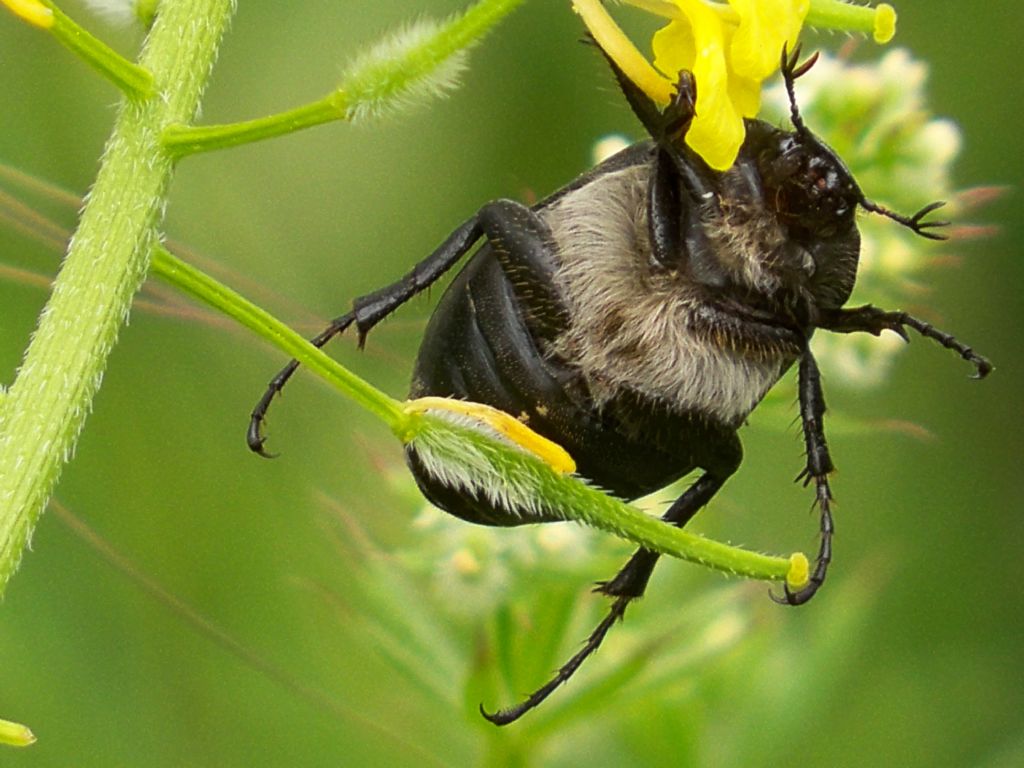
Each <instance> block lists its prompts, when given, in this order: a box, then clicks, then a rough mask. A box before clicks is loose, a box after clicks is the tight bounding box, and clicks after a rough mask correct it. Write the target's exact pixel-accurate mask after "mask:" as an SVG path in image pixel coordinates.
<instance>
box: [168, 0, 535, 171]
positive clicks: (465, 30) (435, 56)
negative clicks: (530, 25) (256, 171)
mask: <svg viewBox="0 0 1024 768" xmlns="http://www.w3.org/2000/svg"><path fill="white" fill-rule="evenodd" d="M522 2H523V0H481V1H480V2H478V3H476V4H475V5H472V6H470V7H469V8H468V9H466V11H465V12H463V13H461V14H458V15H456V16H454V17H452V18H451V19H449V20H448V21H446V22H444V23H440V24H436V23H433V22H429V21H427V22H420V23H419V24H417V25H414V26H411V27H409V28H408V29H406V30H405V31H404V32H402V33H399V34H398V35H394V36H392V37H391V38H387V39H385V40H384V41H383V42H382V43H381V44H379V45H377V46H376V47H375V48H373V49H371V50H370V51H368V52H367V53H366V54H364V55H363V56H361V57H359V58H357V59H356V60H355V61H354V62H353V63H352V64H351V65H350V66H349V68H348V70H347V71H346V73H345V75H344V76H343V78H342V82H341V85H340V86H339V87H338V88H337V89H336V90H334V91H332V92H331V93H329V94H327V95H326V96H324V97H323V98H322V99H319V100H318V101H314V102H311V103H309V104H304V105H302V106H299V107H295V108H293V109H289V110H286V111H284V112H279V113H277V114H274V115H268V116H266V117H261V118H257V119H254V120H246V121H242V122H237V123H226V124H222V125H206V126H191V125H185V124H174V125H169V126H168V127H167V128H166V130H165V131H164V133H163V136H162V139H161V140H162V142H163V145H164V147H165V149H166V150H167V151H168V152H170V153H171V154H172V155H174V156H175V157H183V156H185V155H190V154H196V153H198V152H209V151H212V150H216V149H226V148H228V147H236V146H239V145H242V144H249V143H252V142H255V141H262V140H263V139H268V138H272V137H275V136H282V135H285V134H288V133H294V132H295V131H299V130H302V129H304V128H310V127H313V126H315V125H321V124H323V123H327V122H331V121H334V120H350V121H355V120H358V119H360V118H363V117H367V116H372V115H376V114H380V113H382V112H385V111H388V110H392V109H394V107H395V106H401V105H402V104H404V103H406V102H409V101H416V100H418V99H420V98H422V97H423V96H430V95H436V94H439V93H443V92H445V91H447V90H450V89H451V87H452V86H453V85H454V82H455V78H456V77H457V75H458V73H459V72H460V71H461V69H462V68H463V66H464V56H465V53H466V51H467V50H468V49H469V48H470V47H471V46H472V45H474V44H475V43H477V42H479V41H480V40H481V39H482V38H483V37H484V35H486V34H487V33H488V32H489V31H490V30H491V29H492V28H493V27H494V26H495V25H496V24H497V23H498V22H499V21H501V20H502V19H503V18H505V16H507V15H508V14H509V13H511V12H512V11H513V10H515V9H516V8H517V7H518V6H519V5H521V4H522Z"/></svg>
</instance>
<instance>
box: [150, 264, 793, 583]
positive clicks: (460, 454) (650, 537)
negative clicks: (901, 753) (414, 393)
mask: <svg viewBox="0 0 1024 768" xmlns="http://www.w3.org/2000/svg"><path fill="white" fill-rule="evenodd" d="M152 273H153V274H154V275H155V276H157V277H159V278H161V279H162V280H164V281H165V282H167V283H169V284H170V285H172V286H174V287H175V288H178V289H179V290H181V291H183V292H184V293H187V294H188V295H190V296H192V297H193V298H195V299H197V300H199V301H202V302H204V303H206V304H208V305H209V306H211V307H213V308H214V309H217V310H219V311H221V312H223V313H224V314H226V315H228V316H229V317H231V318H233V319H234V320H236V321H238V322H239V323H241V324H242V325H244V326H246V327H247V328H249V329H251V330H253V331H255V332H256V333H257V334H258V335H260V336H262V337H263V338H264V339H266V340H267V341H269V342H270V343H271V344H273V345H274V346H276V347H277V348H278V349H280V350H282V351H283V352H285V353H286V354H288V355H289V356H291V357H293V358H295V359H296V360H298V361H299V362H301V363H302V364H303V365H305V366H307V367H308V368H309V370H310V372H312V373H316V374H317V375H319V376H321V377H323V378H324V379H326V380H327V381H328V382H330V383H331V384H333V385H334V386H335V387H336V388H337V389H338V390H339V391H341V392H343V393H344V394H345V395H347V396H348V397H350V398H352V400H353V401H355V402H356V403H358V404H359V405H361V406H362V407H364V408H366V409H367V410H369V411H370V412H371V413H373V414H374V415H376V416H377V417H379V418H380V419H382V420H383V421H384V422H385V423H386V424H387V425H388V427H389V428H390V429H391V431H392V432H394V433H395V435H396V436H397V437H398V438H399V439H400V440H401V441H402V442H403V443H411V444H413V445H414V446H416V448H417V450H429V451H431V453H432V454H433V455H434V456H435V457H439V458H440V459H441V460H442V461H444V462H445V463H446V464H447V465H449V466H450V467H452V468H454V469H455V471H460V470H461V471H463V472H464V473H465V474H466V475H467V476H471V477H473V478H474V480H475V482H478V483H482V484H487V483H491V484H495V485H498V484H510V483H516V484H520V485H522V486H524V487H528V488H530V489H532V490H533V491H535V492H536V493H537V495H538V496H539V497H540V498H541V500H542V501H543V503H544V504H545V506H546V507H548V508H550V509H555V510H558V512H559V514H560V515H562V516H563V517H564V518H565V519H566V520H575V521H577V522H581V523H585V524H586V525H590V526H592V527H595V528H599V529H601V530H604V531H608V532H609V533H613V534H615V535H617V536H620V537H622V538H625V539H628V540H630V541H633V542H635V543H636V544H639V545H641V546H644V547H647V548H648V549H652V550H655V551H657V552H660V553H662V554H666V555H670V556H672V557H676V558H679V559H682V560H688V561H690V562H694V563H699V564H701V565H704V566H706V567H709V568H715V569H717V570H720V571H725V572H727V573H731V574H735V575H739V576H745V577H748V578H753V579H764V580H770V581H779V580H783V579H785V578H786V577H787V576H788V575H789V574H791V573H792V567H793V565H792V562H791V561H790V560H788V559H785V558H781V557H771V556H768V555H761V554H758V553H756V552H750V551H748V550H745V549H741V548H739V547H732V546H729V545H727V544H722V543H720V542H717V541H712V540H711V539H705V538H704V537H702V536H697V535H694V534H692V533H687V532H686V531H683V530H680V529H678V528H674V527H672V526H670V525H666V524H665V523H663V522H661V521H660V520H658V519H657V518H653V517H650V516H649V515H646V514H644V513H643V512H641V511H639V510H638V509H635V508H634V507H631V506H629V505H628V504H624V503H623V502H621V501H619V500H617V499H615V498H613V497H611V496H609V495H607V494H606V493H603V492H601V491H599V490H597V489H596V488H593V487H591V486H588V485H586V484H584V483H582V482H580V481H579V480H577V479H575V478H572V477H568V476H565V475H560V474H558V473H557V472H555V471H554V470H552V469H551V468H550V467H549V466H548V465H546V464H545V463H544V462H542V461H540V460H539V459H537V458H536V457H534V456H532V455H530V454H527V453H524V452H523V451H520V450H518V449H516V448H513V447H511V446H507V445H503V444H502V443H499V442H497V441H496V440H493V439H491V438H489V437H487V436H486V435H484V434H481V433H480V432H478V431H475V430H471V429H467V428H464V427H458V426H455V425H453V424H451V423H449V422H446V421H443V420H441V419H438V418H436V417H432V416H429V415H421V414H410V413H407V412H406V411H405V410H404V409H403V404H402V403H400V402H398V401H396V400H394V399H392V398H391V397H388V396H387V395H386V394H384V393H383V392H381V391H379V390H378V389H376V388H375V387H373V386H372V385H371V384H369V383H368V382H366V381H364V380H363V379H361V378H359V377H358V376H356V375H355V374H354V373H352V372H351V371H349V370H348V369H346V368H345V367H343V366H342V365H341V364H340V363H338V362H337V361H335V360H333V359H332V358H330V357H328V356H327V355H326V354H324V352H323V351H321V350H320V349H318V348H316V347H314V346H313V345H312V344H310V343H309V342H308V341H306V340H305V339H304V338H303V337H302V336H300V335H299V334H297V333H296V332H295V331H293V330H292V329H291V328H289V327H288V326H286V325H285V324H283V323H282V322H281V321H280V320H278V319H276V318H275V317H273V316H272V315H271V314H269V313H268V312H266V311H265V310H263V309H260V308H259V307H257V306H255V305H254V304H252V303H251V302H249V301H248V300H246V299H245V298H243V297H242V296H240V295H239V294H238V293H236V292H235V291H233V290H231V289H230V288H227V287H226V286H224V285H222V284H221V283H219V282H217V281H216V280H215V279H213V278H212V277H210V276H209V275H207V274H205V273H203V272H201V271H200V270H198V269H196V268H195V267H193V266H192V265H190V264H186V263H185V262H183V261H182V260H181V259H179V258H178V257H176V256H175V255H173V254H172V253H170V252H169V251H168V250H166V249H165V248H163V247H162V246H157V247H156V248H155V249H154V252H153V259H152ZM480 457H483V459H484V460H483V462H480V461H479V458H480ZM474 458H476V459H477V461H476V462H475V465H474V466H471V467H470V466H469V465H470V464H471V463H472V462H473V459H474Z"/></svg>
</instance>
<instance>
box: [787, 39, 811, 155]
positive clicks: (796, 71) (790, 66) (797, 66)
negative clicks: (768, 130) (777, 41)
mask: <svg viewBox="0 0 1024 768" xmlns="http://www.w3.org/2000/svg"><path fill="white" fill-rule="evenodd" d="M802 47H803V46H802V45H801V44H800V43H797V44H796V47H795V48H793V53H790V52H789V50H788V44H787V43H783V44H782V60H781V61H780V63H779V69H780V70H781V72H782V80H783V82H784V83H785V84H786V93H787V94H789V114H790V117H791V119H792V121H793V127H794V128H795V129H796V132H797V133H799V134H800V135H801V136H809V135H810V133H811V132H810V131H809V130H808V129H807V126H806V125H805V124H804V119H803V118H802V117H801V116H800V108H799V107H798V106H797V104H796V80H797V78H798V77H803V76H804V75H806V74H807V73H808V72H809V71H810V69H811V67H813V66H814V63H815V62H816V61H817V60H818V51H815V52H814V53H813V54H812V55H811V57H810V58H809V59H807V61H805V62H804V63H803V64H801V63H800V51H801V49H802Z"/></svg>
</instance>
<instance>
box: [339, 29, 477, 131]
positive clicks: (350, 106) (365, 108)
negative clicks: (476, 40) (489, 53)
mask: <svg viewBox="0 0 1024 768" xmlns="http://www.w3.org/2000/svg"><path fill="white" fill-rule="evenodd" d="M448 26H449V24H444V23H439V22H437V21H434V20H432V19H421V20H419V21H416V22H413V23H411V24H409V25H408V26H406V27H404V28H402V29H400V30H398V31H397V32H393V33H391V34H390V35H388V36H387V37H385V38H384V39H383V40H381V41H380V42H378V43H377V44H376V45H374V46H373V47H372V48H370V49H369V50H367V51H365V52H364V53H362V54H360V55H359V56H357V57H356V58H355V60H354V61H352V63H351V64H349V66H348V67H347V68H346V71H345V75H344V78H343V80H342V84H341V90H342V91H343V92H344V94H345V101H346V111H347V118H348V119H349V120H350V121H352V122H353V123H354V122H357V121H359V120H366V119H371V118H379V117H382V116H384V115H388V114H393V113H395V112H397V111H399V110H401V109H404V108H406V107H409V106H413V105H416V104H419V103H422V102H425V101H428V100H430V99H432V98H438V97H441V96H445V95H447V94H448V93H449V92H450V91H452V90H453V89H454V88H455V87H456V86H457V85H458V78H459V76H460V75H461V74H462V72H463V70H465V68H466V49H465V48H462V49H460V50H457V51H449V50H446V46H445V44H444V42H443V37H444V35H445V32H446V30H447V28H448Z"/></svg>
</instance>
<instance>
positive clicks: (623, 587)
mask: <svg viewBox="0 0 1024 768" xmlns="http://www.w3.org/2000/svg"><path fill="white" fill-rule="evenodd" d="M735 448H736V450H737V457H738V456H739V455H740V453H739V451H740V448H739V440H736V441H735ZM737 466H739V461H738V458H737V460H736V462H735V464H734V465H733V466H732V467H731V469H730V470H729V471H728V472H726V473H724V474H722V475H715V474H712V473H711V472H705V473H704V474H703V475H701V476H700V477H699V478H698V479H697V481H696V482H695V483H694V484H693V485H691V486H690V487H689V488H688V489H687V490H686V492H685V493H684V494H683V495H682V496H680V497H679V498H678V499H676V501H675V502H674V503H673V504H672V506H671V507H669V508H668V510H667V511H666V512H665V514H664V515H662V518H661V519H662V520H664V521H665V522H667V523H670V524H672V525H675V526H676V527H679V528H682V527H683V526H684V525H686V524H687V523H688V522H689V521H690V519H691V518H692V517H693V516H694V515H695V514H697V512H698V511H700V509H701V508H702V507H703V506H704V505H706V504H707V503H708V502H709V501H710V500H711V497H713V496H714V495H715V494H716V493H717V492H718V490H719V489H720V488H721V487H722V485H723V484H724V483H725V481H726V480H727V479H728V478H729V476H730V475H731V474H732V473H733V472H734V471H735V469H736V467H737ZM659 557H660V555H659V554H658V553H657V552H651V551H650V550H647V549H639V550H637V551H636V552H635V553H634V554H633V557H631V558H630V559H629V562H627V563H626V565H625V566H624V567H623V568H622V570H620V571H619V572H618V574H616V575H615V577H614V578H613V579H611V580H610V581H607V582H604V583H602V584H600V585H599V586H598V588H597V591H599V592H602V593H604V594H606V595H610V596H613V597H615V601H614V602H613V603H612V606H611V608H610V609H609V611H608V615H607V616H605V617H604V619H602V620H601V623H600V624H598V625H597V627H595V628H594V631H593V632H591V633H590V636H589V637H588V638H587V640H586V642H585V643H584V644H583V647H582V648H581V649H580V650H579V651H577V652H576V654H575V655H573V657H572V658H571V659H569V660H568V661H567V662H566V663H565V664H563V665H562V666H561V667H560V668H559V669H558V671H557V672H556V673H555V674H554V676H553V677H552V678H551V679H550V680H549V681H548V682H546V683H545V684H544V685H543V686H541V687H540V688H538V689H537V690H536V691H534V692H533V693H531V694H530V695H529V696H528V697H527V698H526V699H524V700H523V701H522V702H520V703H519V704H516V705H515V706H512V707H509V708H507V709H500V710H498V711H497V712H487V711H485V710H484V708H483V706H481V707H480V712H481V714H483V716H484V717H486V718H487V719H488V720H490V721H491V722H492V723H494V724H495V725H508V724H509V723H512V722H514V721H516V720H518V719H519V718H520V717H522V716H523V715H525V714H526V713H527V712H529V711H530V710H531V709H533V708H535V707H537V706H538V705H540V704H541V703H542V702H543V701H544V700H545V699H546V698H547V697H548V696H550V695H551V694H552V692H554V690H555V689H556V688H558V686H560V685H561V684H562V683H564V682H566V681H567V680H568V679H569V678H570V677H572V676H573V674H574V673H575V672H576V670H577V669H579V668H580V665H582V664H583V662H584V661H586V660H587V658H588V657H589V656H591V655H592V654H593V653H594V652H595V651H596V650H597V649H598V648H599V647H600V646H601V643H602V642H603V641H604V638H605V635H607V634H608V630H609V629H611V628H612V626H614V624H615V622H617V621H618V620H619V619H621V618H622V617H623V615H624V614H625V613H626V608H627V607H628V606H629V604H630V603H631V602H632V601H633V600H635V599H636V598H638V597H640V596H641V595H643V593H644V590H645V589H646V588H647V582H648V581H649V580H650V578H651V572H652V571H653V570H654V566H655V565H656V564H657V562H658V558H659Z"/></svg>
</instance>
